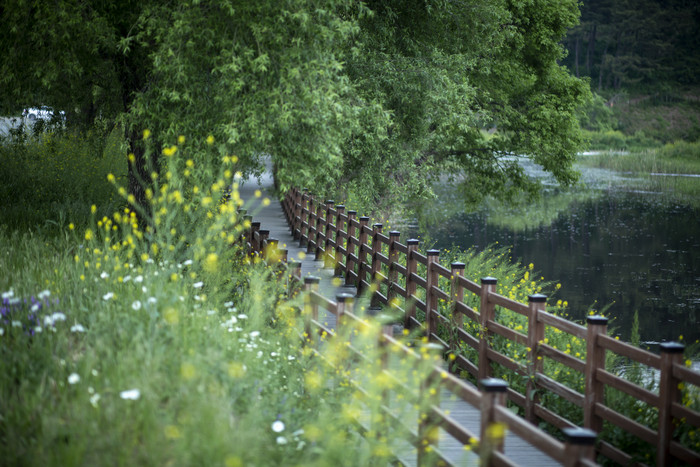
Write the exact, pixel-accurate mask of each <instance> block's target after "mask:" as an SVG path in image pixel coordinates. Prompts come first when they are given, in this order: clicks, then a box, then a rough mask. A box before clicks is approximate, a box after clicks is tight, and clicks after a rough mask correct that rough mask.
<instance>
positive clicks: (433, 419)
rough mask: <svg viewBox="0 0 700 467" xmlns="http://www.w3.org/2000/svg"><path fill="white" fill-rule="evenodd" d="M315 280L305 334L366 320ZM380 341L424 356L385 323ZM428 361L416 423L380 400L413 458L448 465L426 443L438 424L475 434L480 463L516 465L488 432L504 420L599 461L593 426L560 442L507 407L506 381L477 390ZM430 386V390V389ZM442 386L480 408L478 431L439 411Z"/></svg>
mask: <svg viewBox="0 0 700 467" xmlns="http://www.w3.org/2000/svg"><path fill="white" fill-rule="evenodd" d="M318 284H319V278H318V277H314V276H307V277H305V278H304V290H305V291H306V295H305V310H304V316H305V317H306V321H307V324H306V332H305V335H306V336H313V335H316V334H318V335H321V334H322V335H323V336H324V341H325V342H328V341H329V340H332V339H333V338H335V337H336V336H338V335H340V336H341V338H342V335H343V333H342V330H343V327H347V326H355V328H357V327H360V328H361V327H363V326H369V324H368V323H367V321H365V320H363V319H362V318H361V317H359V316H358V315H356V314H355V313H354V311H353V301H354V298H353V297H352V296H351V295H348V294H339V295H337V296H336V299H335V301H334V300H331V299H328V298H326V297H324V296H323V295H321V294H319V293H318ZM319 309H324V310H326V311H328V312H329V313H331V314H332V315H333V316H334V317H335V320H336V323H337V324H336V326H335V328H331V327H328V326H326V325H325V324H323V323H322V322H321V319H320V318H319ZM309 341H310V342H312V344H314V345H316V348H317V352H319V354H320V355H321V356H322V357H323V346H322V345H320V343H319V342H320V341H319V340H315V339H309ZM378 344H379V345H378V348H379V349H388V348H391V349H392V350H393V351H394V352H397V353H399V354H401V355H402V356H403V357H404V358H407V359H414V360H416V361H420V360H423V358H424V357H423V356H422V355H421V354H420V353H419V352H416V351H415V350H414V349H412V348H410V347H407V346H406V345H405V344H403V343H402V342H400V341H398V340H396V339H394V338H393V337H392V333H391V326H389V327H388V329H386V328H385V329H383V332H381V333H380V334H379V343H378ZM344 347H347V348H349V349H350V350H351V351H353V352H354V353H356V354H358V355H359V356H360V357H366V355H362V353H361V351H359V350H358V349H357V348H355V347H353V346H352V345H347V346H344ZM375 358H376V355H375ZM378 360H379V361H380V362H381V364H382V368H381V371H382V372H384V373H387V374H389V376H392V370H391V368H390V367H389V365H388V358H386V357H380V358H378ZM428 365H430V368H429V369H428V375H427V378H426V380H427V381H429V383H428V384H425V385H420V387H419V388H417V392H418V398H419V399H420V400H421V401H422V403H420V404H418V406H420V407H421V414H419V415H418V416H417V417H416V420H417V422H416V423H417V425H416V426H415V427H410V426H406V425H405V424H404V423H405V420H402V419H400V418H397V417H396V415H395V414H394V413H393V412H392V410H391V409H390V408H389V404H388V403H387V404H382V405H381V409H382V410H383V412H384V414H385V415H386V416H388V417H391V418H392V419H393V421H394V423H395V424H398V425H402V426H401V429H400V430H397V431H400V432H403V433H412V435H411V436H409V438H410V439H409V441H410V442H411V444H413V446H414V447H415V448H416V450H417V464H418V465H419V466H423V465H452V463H451V462H450V460H449V459H448V458H446V457H444V456H443V455H442V454H441V453H440V451H439V449H430V448H428V446H430V447H431V448H439V446H438V443H439V437H437V436H435V433H434V431H433V430H434V429H435V428H436V427H440V428H442V429H443V430H444V431H445V432H447V433H448V434H449V435H451V436H452V437H453V438H454V439H456V440H457V441H459V442H460V443H461V444H462V445H465V446H469V445H472V444H474V440H477V443H476V444H478V446H479V447H478V451H477V452H478V455H479V456H480V457H481V459H482V461H484V460H486V462H485V463H484V464H483V465H494V466H496V465H508V466H511V465H517V464H518V462H517V459H512V458H508V457H507V456H506V455H505V454H504V445H503V438H502V437H494V436H493V435H492V434H490V430H489V427H493V426H494V425H495V424H499V423H500V424H505V425H507V427H508V431H509V432H512V433H514V434H515V435H517V436H518V437H520V438H522V439H524V440H525V441H527V442H528V443H530V444H532V445H533V446H534V447H535V448H537V449H539V450H540V451H542V452H544V453H546V455H548V456H549V457H551V458H553V459H555V460H556V461H558V462H560V463H561V464H562V465H565V466H572V467H573V466H593V465H597V464H595V462H593V455H594V443H595V439H596V434H595V433H594V432H593V431H591V430H587V429H580V428H564V429H563V430H562V431H563V434H564V438H565V439H566V441H565V442H563V443H562V442H561V441H558V440H557V439H555V438H553V437H552V436H550V435H548V434H547V433H545V432H544V431H541V430H537V429H533V426H532V425H531V424H530V423H529V422H527V421H525V420H524V419H522V418H520V417H518V416H516V415H515V414H513V412H511V411H510V410H508V409H507V408H506V406H505V395H506V389H507V386H508V385H507V383H506V382H505V381H503V380H499V379H495V378H487V379H484V380H482V381H481V382H480V385H481V391H478V390H477V389H475V388H474V387H473V386H472V385H470V384H468V383H467V382H465V381H464V380H462V379H459V378H457V377H456V376H454V375H452V374H449V373H447V372H446V371H445V370H444V369H443V368H442V367H440V366H437V365H434V364H431V363H428ZM395 379H396V380H400V378H398V377H395ZM359 389H360V390H362V391H365V388H362V387H361V386H360V387H359ZM429 389H434V390H433V391H429ZM443 390H445V391H448V392H449V393H450V395H451V398H452V399H454V400H457V399H460V400H463V401H465V402H467V403H468V404H469V405H471V406H473V407H477V408H480V409H481V420H480V421H481V423H480V432H479V433H478V434H477V433H472V432H470V431H469V430H468V429H467V428H465V427H463V426H461V425H460V424H459V423H458V422H457V421H455V420H454V419H453V418H452V417H450V415H449V413H448V412H447V411H443V410H442V409H441V408H440V403H439V397H440V393H441V392H442V391H443ZM406 391H409V389H406ZM426 401H427V402H426ZM428 452H432V454H428Z"/></svg>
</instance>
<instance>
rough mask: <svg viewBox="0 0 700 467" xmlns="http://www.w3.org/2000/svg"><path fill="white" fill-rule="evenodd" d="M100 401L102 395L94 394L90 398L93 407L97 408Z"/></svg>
mask: <svg viewBox="0 0 700 467" xmlns="http://www.w3.org/2000/svg"><path fill="white" fill-rule="evenodd" d="M99 401H100V395H99V394H93V395H92V396H91V397H90V405H92V406H93V407H97V403H98V402H99Z"/></svg>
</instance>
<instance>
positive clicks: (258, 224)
mask: <svg viewBox="0 0 700 467" xmlns="http://www.w3.org/2000/svg"><path fill="white" fill-rule="evenodd" d="M250 225H251V226H253V227H257V228H260V222H251V223H250Z"/></svg>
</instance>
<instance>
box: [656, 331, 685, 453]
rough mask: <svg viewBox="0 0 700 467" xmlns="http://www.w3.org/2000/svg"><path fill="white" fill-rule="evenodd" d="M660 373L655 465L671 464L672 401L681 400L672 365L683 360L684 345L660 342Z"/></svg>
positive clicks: (679, 363)
mask: <svg viewBox="0 0 700 467" xmlns="http://www.w3.org/2000/svg"><path fill="white" fill-rule="evenodd" d="M660 347H661V374H660V377H659V440H658V446H657V449H656V465H671V463H672V456H671V440H672V439H673V429H674V426H673V415H672V413H671V408H672V406H673V403H674V402H678V403H680V402H681V391H680V389H678V384H679V383H680V381H679V380H678V379H677V378H676V377H674V376H673V366H674V365H681V364H682V362H683V350H684V349H685V346H684V345H683V344H679V343H677V342H664V343H663V344H661V346H660Z"/></svg>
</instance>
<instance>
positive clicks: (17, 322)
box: [12, 318, 46, 328]
mask: <svg viewBox="0 0 700 467" xmlns="http://www.w3.org/2000/svg"><path fill="white" fill-rule="evenodd" d="M44 319H46V318H44ZM12 327H13V328H21V327H22V322H21V321H12Z"/></svg>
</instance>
